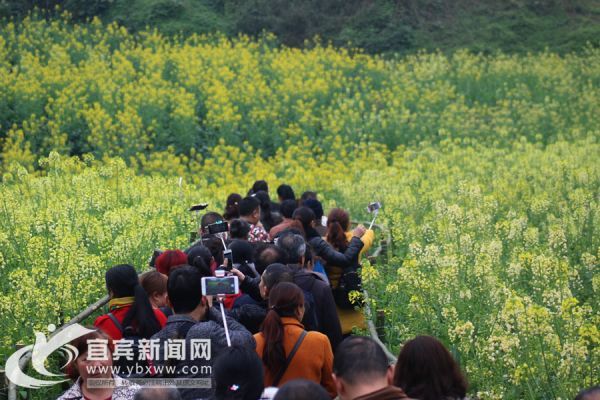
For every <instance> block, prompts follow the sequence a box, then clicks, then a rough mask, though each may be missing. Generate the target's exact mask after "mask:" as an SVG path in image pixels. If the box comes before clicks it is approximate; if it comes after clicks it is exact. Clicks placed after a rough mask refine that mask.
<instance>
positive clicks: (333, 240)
mask: <svg viewBox="0 0 600 400" xmlns="http://www.w3.org/2000/svg"><path fill="white" fill-rule="evenodd" d="M327 225H328V226H327V238H326V240H327V243H329V244H330V245H332V246H333V247H334V248H335V249H336V250H338V251H343V250H344V249H345V248H346V247H347V246H348V241H347V240H346V232H344V230H343V229H342V226H341V225H340V223H339V222H337V221H333V222H331V223H329V224H327Z"/></svg>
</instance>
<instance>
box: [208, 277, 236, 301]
mask: <svg viewBox="0 0 600 400" xmlns="http://www.w3.org/2000/svg"><path fill="white" fill-rule="evenodd" d="M239 292H240V286H239V281H238V277H237V276H235V275H232V276H224V277H221V278H217V277H215V276H211V277H204V278H202V295H203V296H219V295H226V294H238V293H239Z"/></svg>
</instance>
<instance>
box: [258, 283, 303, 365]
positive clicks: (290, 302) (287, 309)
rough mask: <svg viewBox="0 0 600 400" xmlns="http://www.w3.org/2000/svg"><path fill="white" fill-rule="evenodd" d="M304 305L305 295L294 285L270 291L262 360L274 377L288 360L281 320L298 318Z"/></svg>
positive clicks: (281, 284)
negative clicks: (299, 309)
mask: <svg viewBox="0 0 600 400" xmlns="http://www.w3.org/2000/svg"><path fill="white" fill-rule="evenodd" d="M302 305H304V293H303V292H302V289H300V288H299V287H298V286H297V285H296V284H294V283H291V282H281V283H278V284H276V285H275V286H273V288H271V290H270V291H269V312H268V313H267V316H266V317H265V320H264V321H263V324H262V328H261V332H262V335H263V337H264V340H265V347H264V349H263V354H262V360H263V363H264V364H265V367H267V369H268V370H269V371H270V372H271V374H272V375H273V376H276V375H277V374H278V373H279V372H280V371H281V369H282V368H284V366H285V359H286V356H285V349H284V347H283V336H284V330H283V322H282V320H281V318H282V317H292V318H297V315H296V311H297V310H298V307H300V306H302Z"/></svg>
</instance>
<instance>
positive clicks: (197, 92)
mask: <svg viewBox="0 0 600 400" xmlns="http://www.w3.org/2000/svg"><path fill="white" fill-rule="evenodd" d="M67 18H68V17H65V20H54V21H49V22H46V21H45V20H40V19H38V18H36V17H31V18H27V19H25V21H23V22H21V23H13V22H7V23H5V24H4V26H2V28H0V139H1V142H0V144H1V149H0V150H1V152H0V157H1V159H2V164H1V165H0V172H1V173H2V181H1V183H0V226H1V229H0V285H1V287H2V291H1V292H0V320H1V321H2V324H1V331H0V333H1V334H0V364H3V363H4V361H5V359H6V357H8V355H10V354H11V353H12V352H13V351H14V349H15V345H16V344H18V343H27V344H29V343H32V341H33V337H34V336H33V333H34V331H44V330H45V329H46V326H47V325H48V324H49V323H54V324H57V325H60V324H62V323H64V322H66V321H68V320H69V319H70V318H71V317H73V316H74V315H76V314H77V313H78V312H79V311H80V310H82V309H83V308H85V306H86V305H88V304H89V303H91V302H93V301H95V300H97V299H98V298H100V297H102V296H103V295H104V294H105V292H106V290H105V287H104V272H105V271H106V270H107V269H108V268H109V267H110V266H112V265H115V264H119V263H131V264H133V265H135V266H136V267H137V268H138V269H139V270H140V271H141V270H143V269H144V268H145V267H146V265H147V260H148V258H149V256H150V255H151V253H152V250H153V249H154V248H157V247H160V248H183V247H185V246H186V245H187V244H188V239H189V234H190V232H191V231H193V230H195V228H196V220H195V218H194V216H193V215H191V214H190V213H189V212H187V211H186V209H187V208H188V207H189V206H190V205H191V204H194V203H197V202H201V201H206V202H208V203H210V209H212V210H215V211H222V209H223V206H224V200H225V198H226V197H227V195H228V194H229V193H232V192H238V193H242V194H244V193H245V192H246V191H247V190H248V189H249V187H250V186H251V184H252V183H253V182H254V180H256V179H265V180H267V181H268V182H269V184H270V186H271V187H272V188H274V187H276V186H277V185H278V184H280V183H287V184H290V185H292V186H293V187H294V189H295V190H296V192H297V193H301V192H302V191H304V190H315V191H317V192H318V193H319V197H320V198H321V199H322V201H323V204H324V208H325V209H326V210H329V209H330V208H332V207H336V206H339V207H343V208H347V209H349V210H350V212H351V215H352V217H353V219H355V220H361V219H366V218H367V215H366V211H365V210H364V208H365V207H364V206H365V205H366V204H367V203H368V202H369V201H372V200H374V199H375V200H379V201H381V202H382V203H383V204H384V208H383V211H382V215H381V222H382V223H384V224H385V225H386V226H387V227H389V229H390V231H391V235H392V240H393V246H392V249H390V250H391V253H390V255H389V258H388V259H387V260H386V262H385V263H378V264H376V265H370V264H368V265H365V268H364V269H363V279H364V282H365V285H366V287H367V288H368V290H369V292H370V297H371V301H372V302H373V305H374V306H375V307H376V308H378V309H382V310H385V313H386V332H387V341H388V344H389V345H390V348H391V349H392V350H393V351H394V352H396V353H397V352H398V351H399V349H400V346H401V344H402V343H403V342H404V341H406V340H407V339H409V338H411V337H414V336H415V335H417V334H430V335H434V336H436V337H438V338H440V339H441V340H442V341H443V342H444V343H445V344H446V345H447V346H448V348H449V349H450V350H451V351H452V353H453V354H454V355H455V357H456V358H457V359H458V360H459V362H460V364H461V366H462V368H463V369H464V370H465V372H466V374H467V376H468V379H469V382H470V386H471V389H470V395H472V396H477V397H478V398H481V399H523V398H527V399H538V398H562V399H570V398H573V397H574V394H575V393H576V392H577V391H578V390H579V389H581V388H583V387H587V386H590V385H592V384H594V383H597V380H598V377H599V376H600V367H599V365H600V362H599V357H600V351H599V347H598V345H599V343H600V332H599V330H598V326H600V316H599V313H598V311H599V310H600V304H599V301H600V293H599V291H600V275H599V274H598V267H599V263H600V262H599V260H600V250H599V244H600V231H599V229H600V228H599V224H598V220H599V219H600V157H599V154H600V144H599V143H598V136H599V129H600V128H599V127H600V113H599V112H598V111H599V110H600V107H599V105H600V101H599V98H600V97H599V95H600V90H599V83H600V51H599V50H598V49H588V50H587V51H586V52H585V53H583V54H578V55H567V56H564V57H560V56H558V55H555V54H551V53H542V54H536V55H526V56H512V55H504V54H497V55H494V56H482V55H475V54H470V53H467V52H458V53H456V54H454V55H450V56H448V55H444V54H442V53H433V54H425V53H423V54H419V55H415V56H410V57H405V58H399V57H398V58H390V59H384V58H382V57H377V56H367V55H364V54H362V53H361V52H359V51H355V50H344V49H336V48H333V47H331V46H326V45H322V44H319V43H318V42H317V43H315V44H314V46H312V47H311V48H310V49H306V50H299V49H291V48H277V47H273V46H271V45H270V44H269V43H270V42H269V37H268V36H267V37H265V38H264V39H261V40H258V41H254V40H250V39H248V38H245V37H240V38H238V39H235V40H229V39H226V38H224V37H220V36H207V37H203V36H192V37H189V38H172V39H166V38H164V37H162V36H161V35H159V34H158V33H156V32H152V31H150V32H142V33H140V34H138V35H135V36H134V35H131V34H129V33H128V32H127V31H125V30H124V29H123V28H120V27H118V26H117V25H108V26H105V25H103V24H102V23H100V22H99V21H97V20H94V21H91V22H90V23H89V24H86V25H73V24H71V23H69V22H68V21H67V20H66V19H67ZM180 178H181V180H180ZM180 182H181V183H180ZM88 322H90V323H91V322H92V321H91V320H90V321H88ZM40 393H42V394H40ZM32 395H33V396H34V397H35V396H42V397H44V396H46V397H44V398H51V397H52V395H53V394H48V393H47V392H33V393H32ZM42 397H39V398H42Z"/></svg>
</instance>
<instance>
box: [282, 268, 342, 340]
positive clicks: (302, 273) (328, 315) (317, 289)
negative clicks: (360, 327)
mask: <svg viewBox="0 0 600 400" xmlns="http://www.w3.org/2000/svg"><path fill="white" fill-rule="evenodd" d="M288 266H289V267H290V268H292V269H293V270H294V283H296V285H298V286H300V288H301V289H302V290H304V291H307V292H310V293H311V294H312V296H313V299H314V302H315V312H316V317H317V321H318V328H317V329H316V330H317V331H319V332H321V333H322V334H324V335H326V336H327V337H328V338H329V342H330V343H331V348H332V350H333V351H334V352H335V349H336V348H337V345H338V344H340V342H341V341H342V326H341V324H340V319H339V317H338V314H337V309H336V307H335V300H334V299H333V293H332V292H331V287H329V284H328V283H327V282H325V281H324V280H323V279H321V277H319V275H318V274H316V273H314V272H312V271H309V270H307V269H304V268H302V267H301V266H300V265H297V264H296V265H294V264H288ZM305 315H306V312H305Z"/></svg>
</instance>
